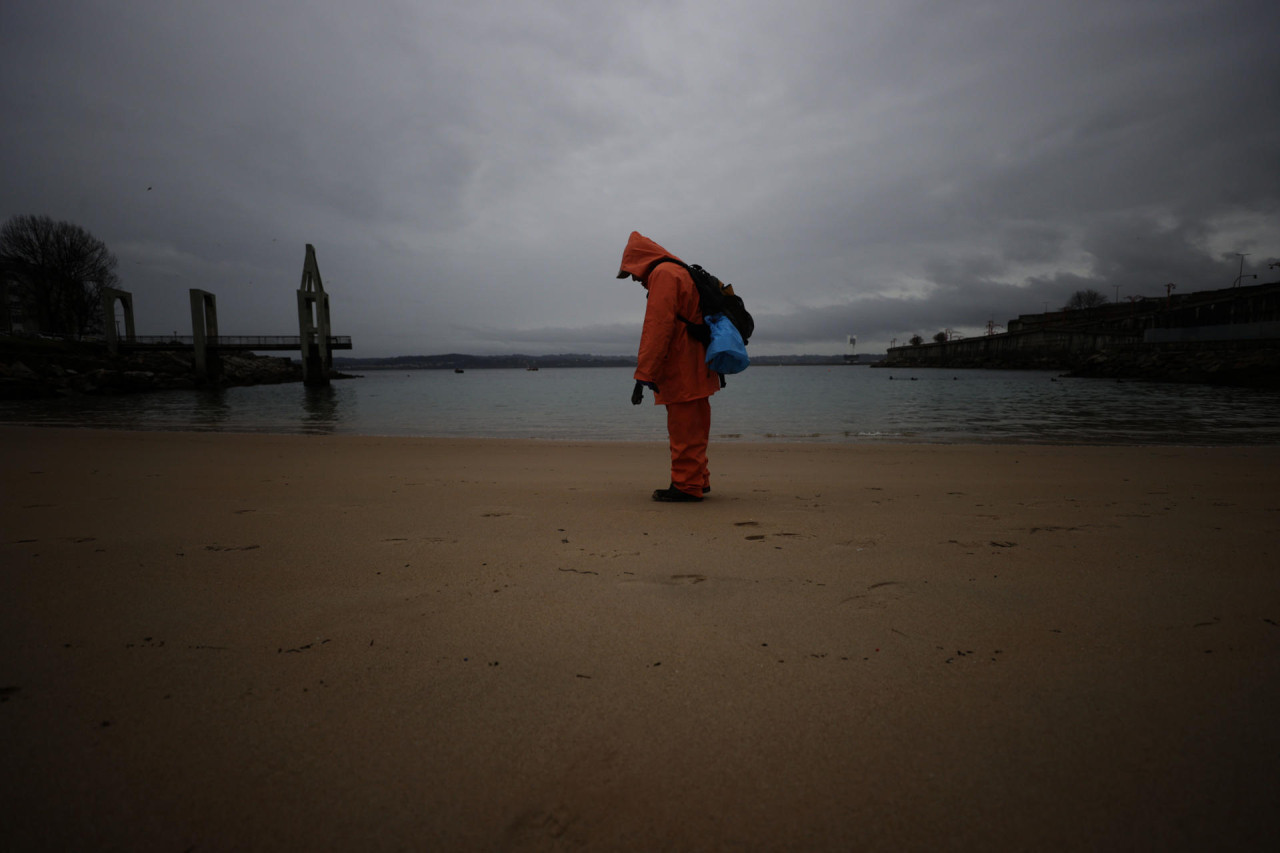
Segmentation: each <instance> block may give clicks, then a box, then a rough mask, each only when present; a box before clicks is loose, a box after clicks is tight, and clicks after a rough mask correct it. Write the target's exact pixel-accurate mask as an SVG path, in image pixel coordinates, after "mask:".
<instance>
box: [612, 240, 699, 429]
mask: <svg viewBox="0 0 1280 853" xmlns="http://www.w3.org/2000/svg"><path fill="white" fill-rule="evenodd" d="M675 257H676V256H675V255H673V254H671V253H670V252H668V251H667V250H666V249H664V248H662V247H661V246H659V245H658V244H657V243H655V242H653V241H652V240H650V239H649V238H648V237H646V236H644V235H643V234H641V233H640V232H638V231H632V232H631V238H630V239H629V240H627V248H626V249H625V250H623V252H622V264H621V266H620V267H619V270H618V278H626V277H627V276H629V275H634V276H636V277H637V278H639V279H640V281H641V282H642V283H643V284H644V286H645V289H646V290H648V291H649V301H648V304H647V305H646V307H645V311H644V328H643V329H642V330H641V333H640V352H639V355H638V357H637V364H636V372H635V379H637V380H639V381H641V382H652V383H653V384H655V385H657V386H658V390H657V391H656V392H655V393H654V395H653V398H654V402H656V403H658V404H660V405H666V404H668V403H686V402H688V401H690V400H699V399H701V398H703V397H710V396H711V395H712V394H714V393H716V392H717V391H719V390H720V377H719V376H718V375H717V374H716V372H715V371H713V370H712V369H711V368H709V367H707V362H706V358H707V348H706V347H705V346H703V345H702V344H700V343H698V342H697V341H696V340H694V339H693V338H692V337H690V335H689V333H688V332H687V331H686V330H685V324H684V322H683V321H681V319H680V318H681V317H683V318H684V319H685V320H688V321H689V322H691V323H701V322H702V313H701V312H700V311H698V291H697V288H696V287H695V286H694V284H693V278H692V277H691V276H690V275H689V273H688V271H687V270H685V269H684V268H683V267H681V266H680V265H679V264H661V265H657V262H658V261H659V260H661V259H663V258H675ZM655 265H656V266H655Z"/></svg>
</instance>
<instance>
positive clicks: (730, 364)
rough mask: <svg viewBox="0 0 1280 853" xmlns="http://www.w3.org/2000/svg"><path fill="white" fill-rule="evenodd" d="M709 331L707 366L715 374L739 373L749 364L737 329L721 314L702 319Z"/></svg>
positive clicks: (749, 360) (744, 346)
mask: <svg viewBox="0 0 1280 853" xmlns="http://www.w3.org/2000/svg"><path fill="white" fill-rule="evenodd" d="M703 319H704V320H705V321H706V323H707V326H708V327H709V328H710V329H711V343H709V344H708V345H707V365H708V366H709V367H710V368H711V369H712V370H714V371H715V372H716V373H725V374H729V373H741V372H742V371H744V370H746V369H747V365H749V364H751V359H749V358H747V345H746V344H744V343H743V342H742V335H740V334H738V327H737V326H735V325H733V321H732V320H730V319H729V318H728V317H726V316H724V315H723V314H712V315H711V316H710V317H704V318H703Z"/></svg>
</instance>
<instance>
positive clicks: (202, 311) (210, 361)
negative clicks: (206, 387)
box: [189, 287, 222, 379]
mask: <svg viewBox="0 0 1280 853" xmlns="http://www.w3.org/2000/svg"><path fill="white" fill-rule="evenodd" d="M189 292H190V294H191V336H192V343H193V344H194V347H193V353H194V360H195V369H196V376H198V377H200V378H201V379H215V378H217V376H218V375H219V374H220V373H221V372H222V369H221V368H222V362H221V360H220V359H219V358H218V353H217V351H216V350H212V349H211V348H210V344H211V343H212V342H214V341H216V340H217V337H218V297H216V296H214V295H213V294H212V293H209V292H208V291H206V290H197V289H196V288H194V287H193V288H191V290H190V291H189Z"/></svg>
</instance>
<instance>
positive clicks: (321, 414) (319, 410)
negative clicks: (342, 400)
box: [302, 385, 340, 435]
mask: <svg viewBox="0 0 1280 853" xmlns="http://www.w3.org/2000/svg"><path fill="white" fill-rule="evenodd" d="M302 410H303V413H304V417H303V419H302V431H303V432H307V433H315V434H317V435H324V434H328V433H332V432H334V430H335V429H336V428H337V426H338V422H339V420H340V418H339V415H338V391H337V389H335V388H334V387H333V386H332V385H326V386H323V387H318V388H304V389H303V397H302Z"/></svg>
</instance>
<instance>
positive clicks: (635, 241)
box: [618, 231, 680, 281]
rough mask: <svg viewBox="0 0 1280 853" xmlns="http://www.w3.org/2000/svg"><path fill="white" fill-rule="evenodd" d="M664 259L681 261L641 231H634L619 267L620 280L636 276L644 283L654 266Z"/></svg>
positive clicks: (623, 252)
mask: <svg viewBox="0 0 1280 853" xmlns="http://www.w3.org/2000/svg"><path fill="white" fill-rule="evenodd" d="M663 258H674V259H675V260H680V259H679V258H676V256H675V255H673V254H671V253H670V252H668V251H667V250H666V249H664V248H662V247H661V246H659V245H658V244H657V243H655V242H653V241H652V240H650V239H649V238H648V237H646V236H644V235H643V234H641V233H640V232H639V231H632V232H631V237H630V238H628V240H627V248H625V249H623V250H622V263H621V264H620V265H619V266H618V278H626V277H627V276H632V275H634V276H635V277H636V278H638V279H640V280H641V281H644V280H645V279H646V278H648V276H649V271H650V270H651V269H653V266H654V264H656V263H657V262H658V261H660V260H662V259H663Z"/></svg>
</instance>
